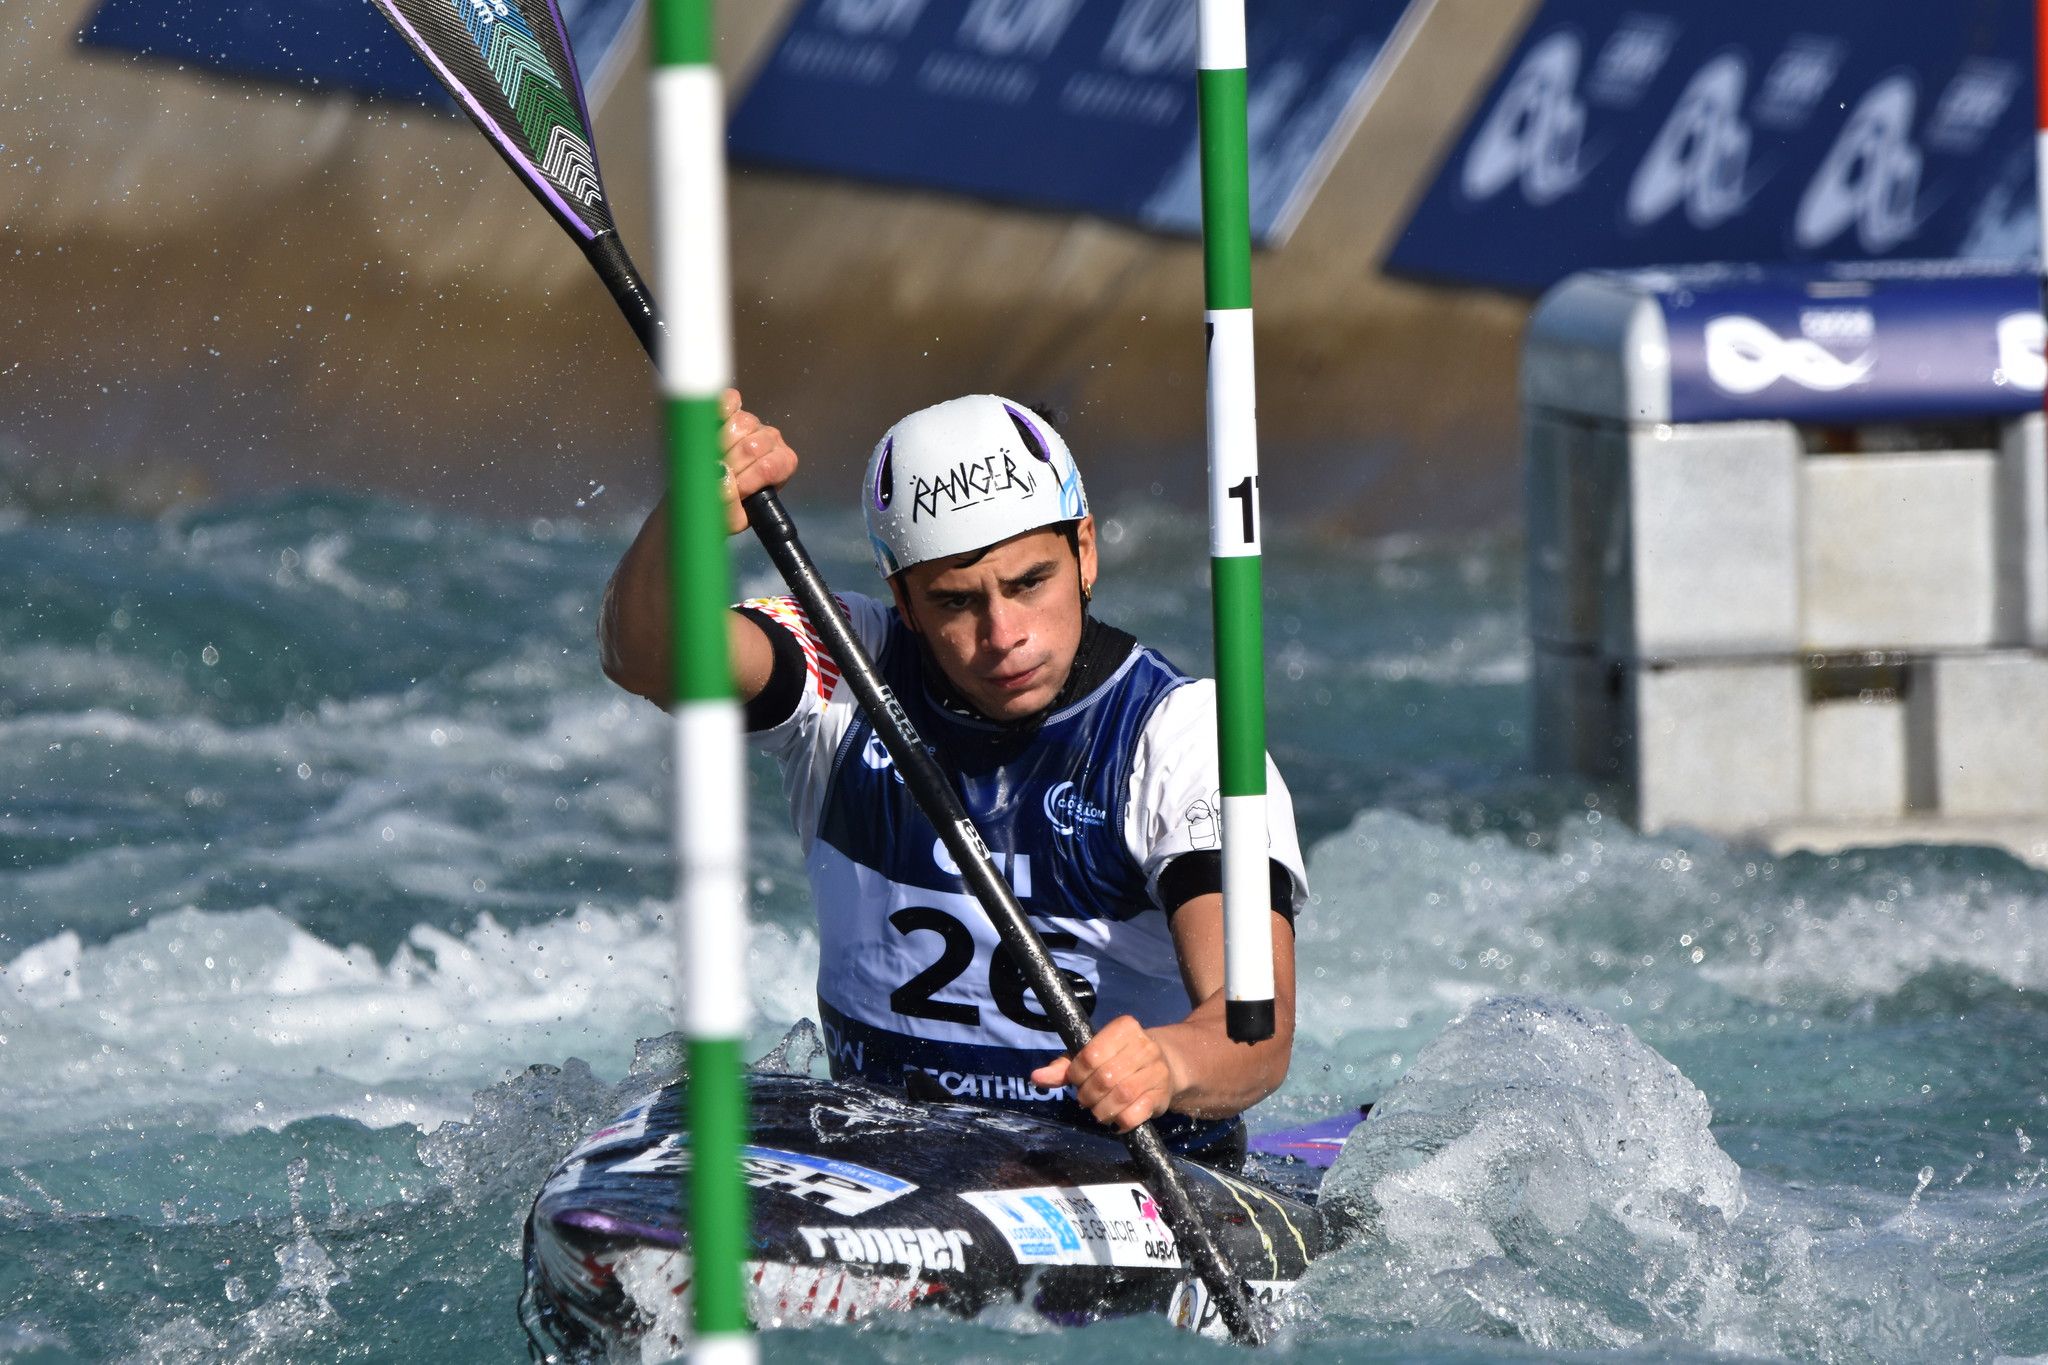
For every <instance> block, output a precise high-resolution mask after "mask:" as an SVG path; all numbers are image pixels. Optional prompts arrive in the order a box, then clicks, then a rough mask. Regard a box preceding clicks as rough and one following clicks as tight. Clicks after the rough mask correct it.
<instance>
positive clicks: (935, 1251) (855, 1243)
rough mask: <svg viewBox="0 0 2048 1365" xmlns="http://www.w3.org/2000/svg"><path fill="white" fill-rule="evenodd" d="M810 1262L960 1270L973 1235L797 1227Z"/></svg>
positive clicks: (928, 1230)
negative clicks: (827, 1261)
mask: <svg viewBox="0 0 2048 1365" xmlns="http://www.w3.org/2000/svg"><path fill="white" fill-rule="evenodd" d="M796 1231H797V1235H798V1236H799V1237H802V1238H803V1239H804V1246H805V1248H806V1249H807V1250H809V1252H810V1253H811V1259H812V1260H814V1261H820V1260H839V1261H846V1262H849V1263H851V1264H855V1265H907V1266H909V1267H910V1268H911V1269H912V1270H961V1269H964V1268H965V1267H966V1265H967V1248H968V1247H971V1246H973V1245H974V1235H973V1234H972V1233H969V1232H966V1231H963V1230H962V1229H960V1228H845V1227H823V1228H798V1229H797V1230H796Z"/></svg>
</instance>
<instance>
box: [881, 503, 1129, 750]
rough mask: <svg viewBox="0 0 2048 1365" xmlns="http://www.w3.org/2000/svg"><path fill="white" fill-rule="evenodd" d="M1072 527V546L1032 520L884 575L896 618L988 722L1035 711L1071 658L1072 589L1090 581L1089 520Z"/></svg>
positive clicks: (1077, 641) (1077, 604)
mask: <svg viewBox="0 0 2048 1365" xmlns="http://www.w3.org/2000/svg"><path fill="white" fill-rule="evenodd" d="M1075 532H1076V534H1075V540H1076V547H1075V548H1072V549H1070V548H1069V547H1068V545H1067V537H1066V534H1065V532H1064V531H1062V530H1060V529H1059V528H1058V527H1052V526H1046V527H1040V528H1039V529H1038V530H1036V531H1026V532H1024V533H1023V534H1022V535H1016V536H1011V537H1010V538H1009V539H1008V540H1005V541H1000V542H998V543H997V544H996V545H994V546H992V547H990V548H989V549H987V550H982V551H976V552H975V553H974V554H968V555H958V556H955V557H953V558H951V559H935V560H930V561H927V562H926V563H923V564H917V565H913V566H912V567H911V568H909V569H906V570H904V572H902V573H901V574H899V575H897V577H896V578H895V579H894V580H892V583H891V586H892V587H893V588H894V589H895V592H896V601H897V605H898V606H899V607H900V608H901V609H902V611H903V616H904V619H905V620H906V621H908V622H909V624H910V628H911V629H912V630H915V631H917V632H918V633H919V634H921V635H923V636H924V638H925V641H926V643H927V644H929V645H930V647H931V652H932V657H933V658H934V659H936V660H937V661H938V665H939V667H940V669H941V670H943V671H944V672H945V675H946V679H947V681H949V682H951V683H952V684H953V686H954V688H955V689H956V690H957V691H958V692H959V693H960V694H961V696H963V697H965V698H966V699H967V700H968V702H969V703H971V704H972V705H973V706H974V708H975V709H976V710H977V711H980V712H981V713H982V714H983V715H985V716H988V717H989V718H990V719H992V720H1023V719H1024V718H1025V717H1027V716H1032V715H1035V714H1037V713H1038V712H1040V711H1043V710H1044V709H1045V708H1046V707H1047V706H1049V705H1051V704H1052V699H1053V698H1054V697H1056V696H1058V695H1059V691H1060V688H1061V687H1062V686H1064V685H1065V683H1066V681H1067V674H1068V672H1069V671H1070V670H1071V669H1072V668H1073V666H1074V654H1075V651H1077V650H1078V649H1079V648H1080V647H1081V589H1082V587H1083V585H1086V586H1088V587H1090V588H1092V587H1093V586H1094V584H1095V520H1094V518H1092V517H1084V518H1082V520H1081V523H1080V525H1079V526H1078V527H1076V528H1075ZM1076 549H1078V551H1079V553H1078V555H1077V554H1076V552H1075V550H1076Z"/></svg>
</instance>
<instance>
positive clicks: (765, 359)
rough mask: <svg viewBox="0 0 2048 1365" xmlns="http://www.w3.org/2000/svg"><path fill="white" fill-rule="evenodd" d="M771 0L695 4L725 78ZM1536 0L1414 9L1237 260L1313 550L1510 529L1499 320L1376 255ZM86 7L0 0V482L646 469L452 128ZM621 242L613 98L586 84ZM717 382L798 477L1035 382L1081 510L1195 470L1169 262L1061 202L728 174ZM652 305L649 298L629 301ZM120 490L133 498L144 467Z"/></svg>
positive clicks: (833, 469)
mask: <svg viewBox="0 0 2048 1365" xmlns="http://www.w3.org/2000/svg"><path fill="white" fill-rule="evenodd" d="M791 3H793V0H773V3H756V4H749V5H728V6H725V7H723V15H724V19H725V24H726V28H725V31H724V33H723V34H722V37H721V41H722V43H723V49H722V59H723V61H724V64H725V65H726V67H727V70H728V73H729V75H730V76H732V77H733V79H734V81H735V84H736V85H737V84H738V83H740V82H743V81H744V79H745V77H746V74H747V73H748V72H750V71H751V70H752V68H753V66H754V65H755V63H756V62H758V61H759V59H760V58H761V56H762V55H763V54H764V52H765V49H766V46H767V44H768V43H769V42H771V41H772V39H773V37H774V35H775V33H777V32H778V31H779V29H780V25H781V22H782V18H783V16H784V15H785V14H786V12H787V10H788V9H789V8H790V5H791ZM1533 7H1534V0H1437V5H1436V8H1435V10H1434V12H1433V13H1432V15H1431V17H1430V19H1429V21H1428V22H1427V23H1426V24H1425V25H1424V26H1423V28H1422V30H1421V32H1420V34H1419V35H1418V37H1417V39H1416V42H1415V44H1414V46H1413V47H1412V48H1411V49H1410V51H1409V53H1408V55H1407V57H1406V59H1405V60H1404V61H1403V63H1402V64H1401V66H1400V67H1399V68H1398V69H1397V70H1396V72H1395V73H1394V75H1393V78H1392V80H1391V81H1390V83H1389V84H1388V86H1387V88H1386V90H1385V92H1384V93H1383V94H1382V96H1381V98H1380V100H1379V102H1378V104H1377V105H1376V106H1375V107H1374V109H1373V111H1372V112H1371V114H1370V115H1369V116H1368V117H1367V119H1366V120H1365V122H1364V123H1363V125H1362V126H1361V127H1360V129H1359V131H1358V133H1357V135H1356V137H1355V138H1354V139H1353V140H1352V142H1351V144H1350V147H1349V149H1348V150H1347V152H1346V154H1345V155H1344V157H1343V158H1342V159H1341V161H1340V162H1339V164H1338V165H1337V167H1336V170H1335V172H1334V173H1333V174H1332V176H1331V178H1330V180H1329V181H1328V183H1327V184H1325V186H1324V187H1323V189H1322V191H1321V193H1320V194H1319V196H1318V197H1317V199H1316V202H1315V204H1314V206H1313V207H1312V208H1311V209H1310V210H1309V212H1308V214H1307V216H1306V218H1305V219H1304V220H1303V222H1302V224H1301V226H1300V228H1299V229H1298V230H1297V232H1296V234H1295V236H1294V238H1293V240H1292V241H1291V242H1290V243H1289V244H1288V245H1287V246H1286V247H1284V248H1282V249H1280V250H1278V251H1276V252H1271V253H1267V254H1265V255H1264V256H1263V257H1262V258H1261V260H1260V262H1259V264H1258V266H1257V274H1256V278H1255V290H1256V294H1257V304H1258V316H1259V334H1258V344H1259V359H1260V385H1261V398H1262V401H1261V404H1260V418H1261V427H1262V435H1263V437H1264V442H1265V451H1266V460H1267V466H1268V468H1269V469H1270V470H1271V471H1272V473H1271V474H1270V475H1269V477H1268V486H1269V489H1270V492H1269V499H1270V501H1271V504H1272V505H1273V507H1274V508H1275V510H1276V512H1283V513H1284V512H1285V511H1286V510H1288V509H1289V508H1290V507H1293V508H1297V509H1303V508H1309V507H1313V508H1314V509H1315V511H1316V513H1317V514H1318V515H1319V516H1322V517H1326V518H1329V519H1331V520H1333V521H1334V522H1336V523H1337V524H1338V525H1339V526H1341V527H1342V528H1344V529H1357V530H1380V529H1391V528H1401V527H1416V526H1446V525H1472V524H1478V523H1491V522H1498V521H1500V520H1502V519H1504V518H1505V517H1507V516H1510V515H1512V514H1513V513H1514V511H1515V509H1516V506H1517V502H1518V497H1519V492H1518V479H1517V476H1516V473H1515V468H1516V466H1515V458H1514V444H1515V437H1514V421H1515V417H1514V372H1515V366H1516V353H1517V351H1516V348H1517V345H1518V343H1519V337H1520V332H1521V327H1522V323H1523V319H1524V317H1525V315H1526V311H1527V309H1526V305H1525V304H1524V303H1523V302H1522V301H1519V300H1513V299H1506V298H1501V297H1498V296H1493V295H1485V294H1477V293H1472V294H1461V293H1456V292H1448V291H1444V290H1439V289H1425V288H1422V287H1419V286H1411V285H1407V284H1403V283H1397V282H1392V281H1388V280H1386V279H1385V278H1383V277H1382V276H1381V275H1380V274H1379V273H1378V262H1379V259H1380V257H1381V255H1382V253H1383V251H1384V248H1385V247H1386V245H1387V244H1388V243H1389V242H1390V240H1391V238H1392V235H1393V234H1394V233H1395V232H1396V231H1398V229H1399V227H1400V225H1401V223H1402V222H1403V221H1404V220H1405V214H1406V211H1407V208H1408V206H1409V204H1410V203H1411V202H1412V201H1413V199H1414V197H1415V196H1417V195H1419V194H1420V192H1421V190H1422V189H1423V187H1424V186H1425V185H1426V183H1427V180H1428V177H1429V174H1430V172H1431V171H1432V169H1433V167H1434V165H1435V163H1436V160H1437V158H1438V157H1439V156H1440V155H1441V154H1442V150H1443V148H1444V147H1445V145H1446V144H1447V143H1448V141H1449V140H1450V138H1452V137H1453V136H1454V135H1455V133H1456V131H1457V129H1458V127H1459V126H1460V124H1461V122H1462V119H1463V116H1464V112H1465V110H1466V109H1467V107H1468V106H1469V103H1470V101H1471V99H1472V98H1474V97H1475V96H1476V94H1477V92H1478V89H1479V88H1480V87H1481V86H1482V85H1483V83H1484V82H1485V81H1486V79H1487V78H1488V77H1489V75H1490V73H1491V71H1492V69H1493V67H1494V65H1495V64H1496V63H1497V62H1498V60H1499V59H1500V57H1501V55H1502V53H1503V51H1504V49H1505V47H1506V45H1507V44H1508V43H1509V42H1511V41H1512V39H1513V37H1514V35H1515V33H1516V32H1517V31H1518V29H1519V27H1520V24H1521V22H1522V20H1523V19H1524V18H1525V17H1526V15H1527V13H1528V12H1529V11H1530V10H1531V9H1533ZM91 8H92V5H91V2H90V0H14V2H13V3H10V4H8V5H5V6H0V91H4V92H5V104H6V107H7V110H8V112H7V116H6V120H5V123H6V125H7V127H8V132H7V133H6V134H4V135H0V145H4V150H0V166H4V168H5V170H6V174H4V175H0V303H4V305H5V306H4V307H0V337H4V338H5V350H4V354H0V478H4V476H5V475H6V473H7V471H8V470H9V469H11V470H12V471H13V476H14V479H15V481H16V482H21V481H22V480H23V479H24V478H29V479H39V480H41V481H42V484H43V486H45V487H51V486H58V485H67V484H68V485H69V486H75V484H76V478H75V473H76V471H77V470H78V469H80V468H85V469H91V470H98V471H103V472H105V473H107V474H108V476H109V477H108V479H107V484H108V485H109V486H119V487H122V488H124V489H125V488H144V489H148V488H151V487H154V488H156V489H157V491H156V492H147V491H146V492H145V493H144V494H142V495H139V496H141V497H142V498H143V500H145V501H146V500H147V499H148V498H151V497H157V496H161V490H162V489H163V488H166V487H172V486H177V485H180V484H183V485H186V486H196V485H204V486H207V487H210V488H213V489H216V490H224V491H236V490H241V489H245V488H248V487H252V486H267V485H271V484H278V483H292V482H298V481H301V480H305V479H309V478H317V479H324V480H328V481H334V482H341V483H345V484H348V485H352V486H364V487H372V488H377V489H380V490H384V491H387V492H391V493H395V494H397V495H400V496H421V497H430V498H435V499H445V500H451V501H455V502H457V503H460V504H464V505H468V506H470V507H472V508H474V509H476V510H483V511H503V512H522V513H523V512H526V511H530V510H537V509H544V508H564V507H568V506H570V505H572V504H573V502H574V500H575V498H576V497H577V496H579V495H580V494H581V493H582V492H583V491H584V490H585V489H586V488H587V487H588V485H589V483H590V482H592V481H597V482H603V483H606V484H607V485H609V486H610V487H612V488H613V489H614V490H615V496H616V497H617V498H618V499H619V500H620V501H622V502H623V501H637V500H640V499H643V498H644V497H645V496H646V495H647V494H648V492H649V491H650V490H651V488H652V486H653V483H654V474H653V469H654V463H653V461H652V459H651V458H650V456H649V451H650V449H651V442H652V438H653V432H654V424H653V410H652V406H651V402H650V397H649V395H650V388H649V383H648V375H647V372H646V369H645V365H644V362H643V361H642V359H641V358H640V356H639V354H638V352H637V349H636V348H635V346H634V343H633V342H632V339H631V337H630V335H629V334H628V332H627V331H626V329H625V328H624V327H623V325H621V324H620V322H619V321H618V319H617V317H616V316H615V314H614V313H613V311H612V307H611V304H610V301H609V300H608V299H607V298H606V297H605V295H604V294H603V292H602V291H601V290H600V289H598V288H597V287H595V285H594V284H593V283H592V282H591V280H590V278H589V277H588V273H587V270H586V268H585V266H584V265H583V262H582V259H581V257H580V255H579V254H578V253H577V252H576V250H575V249H574V248H573V247H572V246H570V245H569V243H568V242H567V241H566V240H565V239H564V238H563V237H562V236H561V235H560V233H559V231H558V230H557V229H556V228H555V227H554V225H553V224H552V223H551V222H550V221H549V220H548V219H547V218H546V216H545V215H544V214H542V213H541V212H540V211H539V210H538V209H537V208H536V207H534V206H533V205H532V203H531V202H530V201H529V200H528V198H527V196H526V193H525V191H524V190H523V189H522V188H521V187H520V186H519V184H518V183H517V182H516V181H515V180H514V179H513V177H512V176H511V175H510V174H509V173H507V172H506V171H505V170H504V168H503V167H502V165H501V164H500V163H499V162H498V161H497V158H496V157H495V155H494V154H493V153H492V152H491V151H490V150H489V149H488V147H487V146H486V145H485V144H484V142H483V141H482V139H481V138H479V137H478V136H477V135H476V134H475V133H474V132H473V131H472V130H471V129H470V127H469V126H468V125H467V124H466V123H461V122H457V121H455V120H452V119H447V118H440V117H435V116H432V115H425V114H422V113H418V112H414V111H409V110H398V109H393V108H389V107H385V106H375V105H369V104H365V103H363V102H361V101H357V100H354V99H351V98H348V97H344V96H315V95H310V94H305V93H302V92H297V91H278V90H272V89H268V88H263V87H257V86H250V85H246V84H241V83H236V82H231V81H225V80H221V79H219V78H217V77H212V76H206V75H199V74H195V73H189V72H183V71H178V70H175V69H172V68H170V67H168V66H166V65H162V64H155V63H148V62H142V61H138V60H130V59H126V58H122V57H119V56H115V55H110V54H105V53H97V52H88V51H84V50H81V49H79V48H78V47H77V46H76V45H75V43H74V41H73V35H75V33H76V32H77V30H78V28H79V26H80V24H81V23H82V22H83V19H84V17H85V15H86V14H88V13H89V12H90V10H91ZM597 121H598V134H599V142H600V148H601V153H602V156H603V158H604V164H605V168H606V174H607V179H608V181H609V183H610V188H611V190H612V192H613V199H614V203H615V208H616V210H617V213H618V217H619V221H620V225H621V229H622V232H623V234H624V235H625V237H626V239H627V241H628V242H629V244H631V243H635V242H640V243H644V242H645V241H646V240H647V231H646V225H645V219H644V204H645V195H644V174H643V173H642V171H641V167H642V166H643V165H644V161H645V155H646V109H645V104H644V91H643V88H642V86H641V85H640V83H639V82H638V81H636V80H632V79H626V80H622V81H621V82H620V84H619V86H618V88H617V89H615V90H613V91H610V92H607V93H605V94H603V95H602V96H600V99H599V102H598V113H597ZM733 240H734V266H735V286H736V294H737V298H736V302H737V308H738V322H739V340H740V349H739V364H740V372H741V374H742V376H743V378H744V384H743V387H744V388H746V390H747V392H748V395H749V398H750V400H751V401H752V402H754V403H755V404H757V405H758V406H759V407H760V409H761V410H763V411H764V412H766V413H767V414H769V415H770V416H771V418H772V419H773V420H776V421H779V422H781V423H782V424H783V425H784V426H785V428H786V429H788V430H789V431H790V432H791V434H792V437H793V438H794V439H795V440H796V442H797V445H798V448H799V450H800V451H802V452H803V453H804V454H805V455H806V457H807V459H808V461H809V462H810V465H811V466H812V468H811V477H812V478H816V479H819V480H820V481H821V482H823V481H824V480H830V479H837V480H839V481H840V482H841V483H842V484H843V483H846V482H849V481H850V478H851V474H850V471H851V470H852V469H853V468H854V467H856V466H857V463H858V461H859V460H860V459H861V458H862V457H863V456H864V455H865V452H866V450H867V448H868V446H869V445H870V444H871V443H872V441H873V439H874V437H875V435H876V434H877V433H878V432H879V431H880V429H881V428H882V427H883V426H884V425H886V424H887V422H888V421H890V420H891V419H892V418H893V417H894V416H896V415H898V414H900V413H901V412H902V411H904V410H907V409H908V408H910V407H913V406H917V405H919V404H922V403H925V402H930V401H933V400H935V399H937V398H940V397H944V396H947V395H950V394H952V393H955V392H959V391H963V390H968V389H978V388H993V389H997V390H1001V391H1005V392H1010V393H1014V394H1017V395H1019V396H1023V397H1027V398H1031V399H1044V400H1049V401H1052V402H1054V403H1056V404H1058V405H1060V406H1062V407H1064V408H1066V409H1067V410H1068V412H1069V414H1070V420H1069V423H1068V430H1069V435H1070V437H1071V439H1072V440H1073V441H1074V442H1075V444H1076V446H1077V448H1079V449H1080V450H1081V451H1083V452H1084V458H1086V459H1088V461H1089V463H1088V466H1087V467H1088V472H1089V476H1090V481H1091V487H1093V488H1095V489H1097V490H1099V492H1101V493H1107V494H1110V495H1114V494H1115V493H1116V492H1117V491H1119V490H1128V489H1133V488H1139V489H1142V488H1145V487H1147V486H1148V485H1150V484H1152V483H1154V482H1157V483H1160V484H1161V485H1162V486H1163V487H1164V488H1165V489H1166V490H1167V492H1168V494H1169V495H1170V496H1175V497H1178V498H1181V499H1183V500H1184V501H1186V502H1188V503H1189V504H1190V505H1196V504H1198V503H1199V501H1200V496H1201V494H1200V488H1201V478H1202V476H1201V458H1200V449H1201V439H1202V436H1201V433H1202V420H1203V419H1202V404H1201V386H1202V368H1201V341H1200V338H1201V325H1200V308H1201V282H1200V254H1199V248H1198V247H1197V246H1196V245H1195V244H1193V243H1182V242H1176V241H1166V240H1162V239H1159V238H1156V237H1152V236H1148V235H1146V234H1142V233H1139V232H1136V231H1134V230H1130V229H1126V228H1123V227H1120V226H1116V225H1112V224H1106V223H1102V222H1098V221H1094V220H1088V219H1080V218H1074V217H1068V216H1062V215H1052V214H1043V213H1034V212H1027V211H1022V210H1016V209H1010V208H1006V207H1000V206H992V205H985V204H980V203H976V202H972V201H968V200H963V199H957V198H950V197H947V196H943V195H937V194H928V193H919V192H908V191H903V190H897V189H884V188H875V187H865V186H859V185H850V184H845V183H841V182H834V181H827V180H821V179H809V178H802V177H794V176H789V175H785V174H779V173H768V172H761V171H750V170H744V169H743V170H742V171H740V173H739V175H738V177H737V179H736V182H735V185H734V193H733ZM656 284H657V287H658V285H659V281H658V280H657V281H656ZM151 480H154V481H155V482H154V484H153V485H152V484H151V482H150V481H151Z"/></svg>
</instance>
